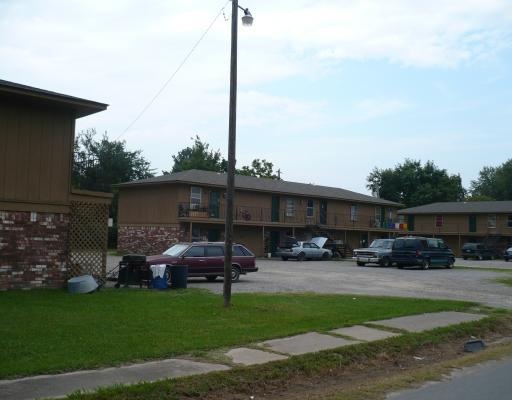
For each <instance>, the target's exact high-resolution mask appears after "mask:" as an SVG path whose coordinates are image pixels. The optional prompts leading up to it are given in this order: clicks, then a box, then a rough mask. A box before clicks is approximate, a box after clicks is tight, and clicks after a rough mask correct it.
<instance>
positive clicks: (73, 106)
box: [0, 79, 108, 118]
mask: <svg viewBox="0 0 512 400" xmlns="http://www.w3.org/2000/svg"><path fill="white" fill-rule="evenodd" d="M0 96H1V97H8V98H9V99H20V100H22V101H24V102H27V101H28V102H30V103H37V104H48V105H52V106H54V107H55V106H57V107H61V108H65V109H69V110H73V112H74V115H75V118H80V117H85V116H86V115H90V114H94V113H97V112H99V111H104V110H106V109H107V106H108V105H107V104H104V103H98V102H96V101H91V100H85V99H81V98H79V97H74V96H68V95H66V94H61V93H56V92H51V91H49V90H44V89H38V88H35V87H32V86H26V85H21V84H19V83H15V82H10V81H5V80H3V79H0Z"/></svg>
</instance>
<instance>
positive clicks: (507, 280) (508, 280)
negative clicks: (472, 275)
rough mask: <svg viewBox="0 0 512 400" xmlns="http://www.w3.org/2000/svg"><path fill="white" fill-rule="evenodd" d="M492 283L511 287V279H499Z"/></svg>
mask: <svg viewBox="0 0 512 400" xmlns="http://www.w3.org/2000/svg"><path fill="white" fill-rule="evenodd" d="M494 281H495V282H498V283H503V284H504V285H507V286H512V278H499V279H495V280H494Z"/></svg>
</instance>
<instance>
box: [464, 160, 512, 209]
mask: <svg viewBox="0 0 512 400" xmlns="http://www.w3.org/2000/svg"><path fill="white" fill-rule="evenodd" d="M470 191H471V199H473V200H476V199H487V200H512V159H510V160H508V161H506V162H504V163H503V164H501V165H500V166H498V167H483V168H482V169H481V170H480V173H479V175H478V179H477V180H475V181H471V187H470Z"/></svg>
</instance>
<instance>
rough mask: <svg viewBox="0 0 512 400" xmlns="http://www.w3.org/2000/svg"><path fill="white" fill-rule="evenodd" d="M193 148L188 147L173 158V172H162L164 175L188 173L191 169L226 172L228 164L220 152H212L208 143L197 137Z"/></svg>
mask: <svg viewBox="0 0 512 400" xmlns="http://www.w3.org/2000/svg"><path fill="white" fill-rule="evenodd" d="M191 139H192V140H193V141H194V144H193V145H192V147H187V148H185V149H183V150H181V151H180V152H178V154H177V155H175V156H172V160H173V162H174V164H173V166H172V170H171V171H170V172H168V171H162V172H163V174H164V175H166V174H170V173H172V172H181V171H187V170H189V169H200V170H203V171H215V172H226V171H227V169H228V162H227V161H226V160H225V159H224V158H223V157H222V155H221V154H220V151H219V150H217V151H213V150H210V145H209V144H208V143H203V142H202V141H201V138H200V137H199V136H198V135H196V137H195V139H194V138H191Z"/></svg>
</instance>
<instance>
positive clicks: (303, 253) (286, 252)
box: [275, 237, 332, 261]
mask: <svg viewBox="0 0 512 400" xmlns="http://www.w3.org/2000/svg"><path fill="white" fill-rule="evenodd" d="M325 242H327V238H324V237H316V238H313V239H311V241H309V242H297V243H294V244H292V246H291V247H289V248H285V249H279V250H278V251H277V252H276V253H275V255H276V256H277V257H281V259H282V260H283V261H286V260H288V259H289V258H296V259H297V261H303V260H313V259H323V260H328V259H329V258H331V257H332V251H331V250H329V249H324V248H323V247H322V246H323V245H324V244H325Z"/></svg>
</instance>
